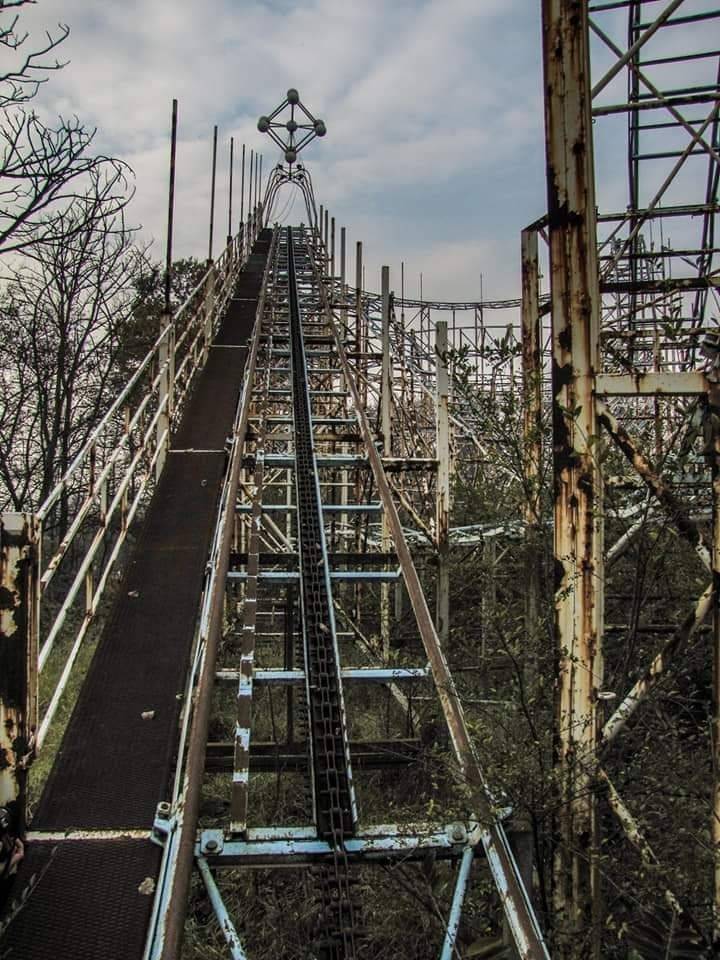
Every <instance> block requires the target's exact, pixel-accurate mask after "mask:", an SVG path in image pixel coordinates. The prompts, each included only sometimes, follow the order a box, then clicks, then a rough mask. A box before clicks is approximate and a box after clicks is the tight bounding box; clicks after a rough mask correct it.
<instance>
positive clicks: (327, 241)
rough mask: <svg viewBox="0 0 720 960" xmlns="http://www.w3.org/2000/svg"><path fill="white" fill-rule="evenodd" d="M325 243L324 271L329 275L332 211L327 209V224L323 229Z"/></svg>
mask: <svg viewBox="0 0 720 960" xmlns="http://www.w3.org/2000/svg"><path fill="white" fill-rule="evenodd" d="M323 243H324V244H325V254H324V260H323V273H324V274H325V276H327V269H328V259H329V254H330V250H329V247H330V213H329V211H328V210H325V224H324V231H323Z"/></svg>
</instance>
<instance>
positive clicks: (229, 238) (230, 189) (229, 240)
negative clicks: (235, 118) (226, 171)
mask: <svg viewBox="0 0 720 960" xmlns="http://www.w3.org/2000/svg"><path fill="white" fill-rule="evenodd" d="M234 147H235V141H234V140H233V138H232V137H230V178H229V179H230V182H229V184H228V231H227V244H226V246H228V247H229V246H230V244H231V243H232V202H233V150H234Z"/></svg>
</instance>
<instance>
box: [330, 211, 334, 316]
mask: <svg viewBox="0 0 720 960" xmlns="http://www.w3.org/2000/svg"><path fill="white" fill-rule="evenodd" d="M334 289H335V217H332V218H331V220H330V294H331V296H330V299H331V300H332V299H334V298H333V295H332V294H333V291H334Z"/></svg>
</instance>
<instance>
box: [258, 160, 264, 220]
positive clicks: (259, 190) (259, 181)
mask: <svg viewBox="0 0 720 960" xmlns="http://www.w3.org/2000/svg"><path fill="white" fill-rule="evenodd" d="M262 165H263V157H262V154H260V175H259V177H258V203H259V204H260V206H261V207H262V200H263V195H262V181H263V176H262Z"/></svg>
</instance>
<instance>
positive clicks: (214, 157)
mask: <svg viewBox="0 0 720 960" xmlns="http://www.w3.org/2000/svg"><path fill="white" fill-rule="evenodd" d="M217 137H218V128H217V126H215V127H213V149H212V177H211V180H210V237H209V239H208V263H210V262H211V261H212V258H213V255H212V248H213V227H214V226H215V174H216V172H217Z"/></svg>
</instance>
